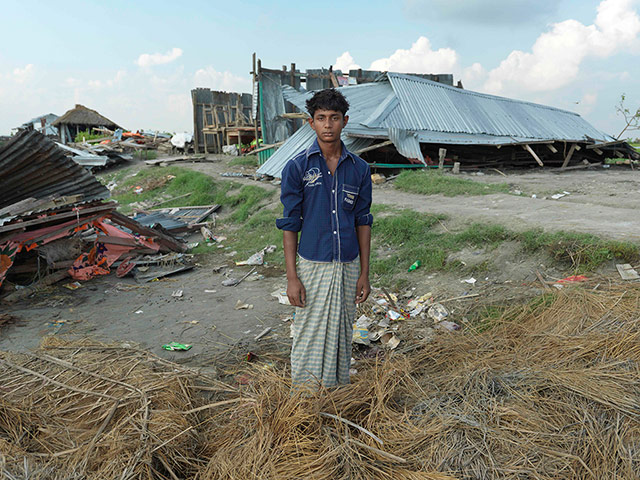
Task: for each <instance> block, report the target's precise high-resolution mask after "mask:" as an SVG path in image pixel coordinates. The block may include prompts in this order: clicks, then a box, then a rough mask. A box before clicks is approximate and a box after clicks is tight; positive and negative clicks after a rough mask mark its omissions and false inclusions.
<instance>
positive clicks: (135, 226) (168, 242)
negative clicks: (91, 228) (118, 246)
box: [109, 210, 187, 252]
mask: <svg viewBox="0 0 640 480" xmlns="http://www.w3.org/2000/svg"><path fill="white" fill-rule="evenodd" d="M109 218H111V220H112V221H113V222H115V223H117V224H118V225H122V226H123V227H127V228H128V229H129V230H131V231H134V232H136V233H139V234H140V235H145V236H147V237H157V238H158V239H159V241H160V242H159V243H160V246H161V247H164V249H165V251H167V250H173V251H174V252H186V251H187V245H186V244H184V243H182V242H180V241H178V240H176V239H175V238H173V237H170V236H169V235H165V234H164V233H162V232H159V231H158V230H154V229H153V228H149V227H145V226H144V225H141V224H140V223H138V222H136V221H135V220H134V219H132V218H129V217H127V216H126V215H122V214H121V213H118V212H116V211H115V210H114V211H113V212H111V213H110V214H109Z"/></svg>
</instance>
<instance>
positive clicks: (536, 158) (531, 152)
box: [522, 144, 544, 167]
mask: <svg viewBox="0 0 640 480" xmlns="http://www.w3.org/2000/svg"><path fill="white" fill-rule="evenodd" d="M522 148H524V149H525V150H526V151H527V152H529V153H530V154H531V156H532V157H533V158H534V159H535V161H536V162H538V165H540V166H541V167H544V163H542V160H540V157H538V155H536V152H534V151H533V149H532V148H531V147H530V146H529V145H528V144H525V145H523V146H522Z"/></svg>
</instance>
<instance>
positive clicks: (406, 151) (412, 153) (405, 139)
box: [389, 128, 425, 163]
mask: <svg viewBox="0 0 640 480" xmlns="http://www.w3.org/2000/svg"><path fill="white" fill-rule="evenodd" d="M389 140H391V141H392V142H393V144H394V145H395V147H396V149H397V150H398V153H399V154H400V155H402V156H403V157H406V158H417V159H418V160H420V161H421V162H422V163H425V161H424V157H423V156H422V151H421V150H420V142H419V141H418V137H417V136H416V134H415V132H411V131H409V130H402V129H400V128H390V129H389Z"/></svg>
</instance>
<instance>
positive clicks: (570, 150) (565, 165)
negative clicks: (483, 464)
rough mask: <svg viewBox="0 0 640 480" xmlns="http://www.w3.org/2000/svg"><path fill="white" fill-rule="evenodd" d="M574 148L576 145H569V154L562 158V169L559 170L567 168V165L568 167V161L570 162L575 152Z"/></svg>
mask: <svg viewBox="0 0 640 480" xmlns="http://www.w3.org/2000/svg"><path fill="white" fill-rule="evenodd" d="M576 147H577V145H576V144H575V143H574V144H573V145H571V148H569V152H568V153H567V156H566V157H564V162H562V167H560V168H567V165H569V161H570V160H571V157H572V155H573V152H575V151H576Z"/></svg>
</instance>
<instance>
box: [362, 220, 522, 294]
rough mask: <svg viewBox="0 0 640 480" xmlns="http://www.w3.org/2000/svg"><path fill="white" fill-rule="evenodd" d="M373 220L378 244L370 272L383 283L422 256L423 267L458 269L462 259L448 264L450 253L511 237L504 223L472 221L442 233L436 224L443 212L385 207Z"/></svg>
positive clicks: (496, 243)
mask: <svg viewBox="0 0 640 480" xmlns="http://www.w3.org/2000/svg"><path fill="white" fill-rule="evenodd" d="M382 213H383V214H382V215H380V214H378V216H377V217H376V219H375V221H374V222H373V229H372V237H373V245H374V247H376V250H375V252H374V255H373V258H372V262H371V272H372V273H373V274H374V275H376V276H378V277H379V278H380V280H381V281H382V283H387V284H388V282H389V281H390V280H391V277H392V276H393V275H394V273H398V271H399V270H400V271H402V270H405V271H406V269H408V268H409V266H410V265H411V264H412V263H413V262H415V261H417V260H419V261H420V263H421V267H420V268H423V269H426V270H429V271H434V270H443V269H459V268H460V267H461V264H460V263H456V262H454V263H452V264H450V265H448V264H447V263H446V259H447V257H448V256H449V254H450V253H452V252H455V251H459V250H461V249H462V248H464V247H466V246H483V247H487V246H489V247H492V246H496V245H498V244H499V243H500V242H502V241H504V240H507V239H509V238H511V233H509V232H508V231H507V230H506V229H505V228H504V227H501V226H499V225H498V226H496V225H486V224H472V225H469V226H468V227H467V228H466V229H464V230H463V231H461V232H457V233H451V232H446V233H439V232H438V231H436V230H435V229H434V226H435V225H436V224H438V223H439V222H440V221H441V220H443V219H444V218H446V217H445V216H443V215H432V214H420V213H416V212H414V211H412V210H401V211H396V212H393V213H389V212H388V211H387V212H385V211H384V210H382Z"/></svg>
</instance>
